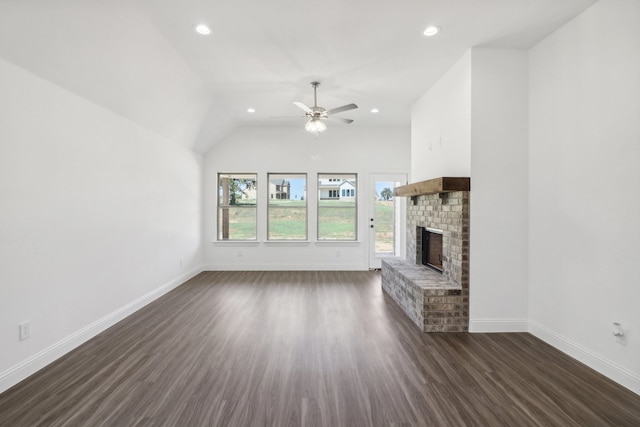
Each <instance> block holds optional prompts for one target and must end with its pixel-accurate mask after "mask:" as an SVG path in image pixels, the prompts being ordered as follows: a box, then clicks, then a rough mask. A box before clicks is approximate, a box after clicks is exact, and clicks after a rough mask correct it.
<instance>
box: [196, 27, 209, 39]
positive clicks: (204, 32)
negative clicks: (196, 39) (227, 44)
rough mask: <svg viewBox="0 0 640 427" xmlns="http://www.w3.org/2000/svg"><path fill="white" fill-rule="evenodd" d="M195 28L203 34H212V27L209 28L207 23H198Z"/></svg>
mask: <svg viewBox="0 0 640 427" xmlns="http://www.w3.org/2000/svg"><path fill="white" fill-rule="evenodd" d="M195 29H196V33H198V34H202V35H203V36H208V35H209V34H211V28H209V27H208V26H207V25H205V24H199V25H196V28H195Z"/></svg>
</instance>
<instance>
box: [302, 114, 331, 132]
mask: <svg viewBox="0 0 640 427" xmlns="http://www.w3.org/2000/svg"><path fill="white" fill-rule="evenodd" d="M304 130H306V131H307V132H309V133H312V134H314V135H315V136H318V134H319V133H320V132H324V131H325V130H327V125H325V124H324V122H323V121H322V120H320V119H317V118H311V119H309V121H308V122H307V124H306V125H304Z"/></svg>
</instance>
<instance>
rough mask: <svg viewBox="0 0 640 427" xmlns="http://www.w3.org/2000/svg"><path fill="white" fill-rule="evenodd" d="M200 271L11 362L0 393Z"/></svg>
mask: <svg viewBox="0 0 640 427" xmlns="http://www.w3.org/2000/svg"><path fill="white" fill-rule="evenodd" d="M202 271H203V267H202V266H199V267H196V268H194V269H193V270H191V271H190V272H188V273H185V274H182V275H180V276H178V277H177V278H175V279H173V280H171V281H169V282H167V283H165V284H164V285H162V286H160V287H158V288H156V289H154V290H152V291H150V292H148V293H146V294H145V295H143V296H141V297H140V298H137V299H135V300H134V301H132V302H130V303H129V304H127V305H125V306H123V307H120V308H119V309H117V310H116V311H114V312H112V313H110V314H107V315H106V316H104V317H102V318H101V319H98V320H96V321H95V322H93V323H91V324H90V325H87V326H85V327H84V328H82V329H80V330H78V331H76V332H74V333H73V334H71V335H69V336H67V337H66V338H63V339H62V340H60V341H58V342H57V343H55V344H53V345H51V346H49V347H47V348H45V349H44V350H42V351H40V352H38V353H36V354H34V355H33V356H31V357H29V358H27V359H25V360H23V361H22V362H20V363H18V364H17V365H14V366H12V367H11V368H9V369H7V370H6V371H4V372H0V393H2V392H3V391H5V390H8V389H9V388H10V387H13V386H14V385H16V384H18V383H19V382H20V381H22V380H24V379H25V378H27V377H28V376H30V375H32V374H34V373H35V372H37V371H39V370H40V369H42V368H44V367H45V366H47V365H48V364H50V363H52V362H54V361H55V360H57V359H59V358H60V357H62V356H64V355H65V354H67V353H68V352H70V351H71V350H73V349H75V348H76V347H78V346H80V345H81V344H83V343H85V342H86V341H88V340H90V339H91V338H93V337H95V336H96V335H98V334H99V333H101V332H103V331H105V330H106V329H108V328H110V327H111V326H113V325H115V324H116V323H118V322H119V321H121V320H122V319H124V318H125V317H127V316H130V315H131V314H133V313H135V312H136V311H138V310H140V309H141V308H142V307H144V306H145V305H147V304H149V303H150V302H152V301H154V300H156V299H157V298H159V297H161V296H162V295H164V294H166V293H167V292H169V291H171V290H173V289H175V288H177V287H178V286H180V285H181V284H183V283H184V282H186V281H187V280H189V279H191V278H192V277H194V276H196V275H198V274H200V273H201V272H202Z"/></svg>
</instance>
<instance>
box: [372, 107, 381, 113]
mask: <svg viewBox="0 0 640 427" xmlns="http://www.w3.org/2000/svg"><path fill="white" fill-rule="evenodd" d="M371 112H372V113H373V114H377V113H379V112H380V110H378V109H377V108H372V109H371Z"/></svg>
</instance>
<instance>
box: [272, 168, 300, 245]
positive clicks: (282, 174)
mask: <svg viewBox="0 0 640 427" xmlns="http://www.w3.org/2000/svg"><path fill="white" fill-rule="evenodd" d="M272 176H275V177H283V178H282V179H284V180H287V179H286V177H290V178H293V179H296V178H297V179H304V189H303V196H304V206H297V208H304V237H300V238H293V239H283V238H272V237H271V221H270V219H271V209H276V210H277V209H284V206H279V205H278V204H277V203H272V202H275V201H278V200H283V199H281V198H278V197H277V195H276V197H273V198H272V194H271V190H270V186H271V180H272ZM275 179H281V178H275ZM308 188H309V176H308V174H307V173H306V172H267V190H266V191H267V210H266V214H267V215H266V223H267V232H266V241H267V242H306V241H309V194H308V191H307V190H308ZM276 191H277V190H276ZM289 196H291V188H289ZM286 200H291V199H290V198H289V199H286Z"/></svg>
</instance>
